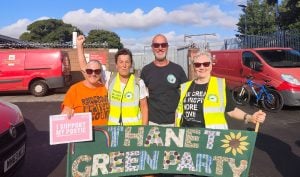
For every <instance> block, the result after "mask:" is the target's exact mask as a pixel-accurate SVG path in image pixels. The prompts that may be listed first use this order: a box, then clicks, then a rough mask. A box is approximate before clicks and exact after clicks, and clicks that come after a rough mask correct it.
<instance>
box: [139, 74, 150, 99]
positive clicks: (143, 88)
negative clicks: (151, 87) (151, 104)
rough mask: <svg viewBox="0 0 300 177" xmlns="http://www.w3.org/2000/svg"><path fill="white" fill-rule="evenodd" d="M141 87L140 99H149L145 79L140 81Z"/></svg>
mask: <svg viewBox="0 0 300 177" xmlns="http://www.w3.org/2000/svg"><path fill="white" fill-rule="evenodd" d="M139 87H140V99H143V98H145V97H148V96H149V93H148V89H147V87H146V85H145V83H144V81H143V79H140V81H139Z"/></svg>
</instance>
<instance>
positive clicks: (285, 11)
mask: <svg viewBox="0 0 300 177" xmlns="http://www.w3.org/2000/svg"><path fill="white" fill-rule="evenodd" d="M280 24H281V28H282V29H283V30H291V31H294V32H297V33H300V1H299V0H284V1H283V2H282V4H281V6H280Z"/></svg>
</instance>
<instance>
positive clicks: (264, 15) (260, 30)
mask: <svg viewBox="0 0 300 177" xmlns="http://www.w3.org/2000/svg"><path fill="white" fill-rule="evenodd" d="M243 9H244V10H243V11H244V13H243V14H242V15H241V16H240V19H239V22H238V23H237V27H238V32H239V33H241V34H247V35H261V34H266V33H272V32H275V31H276V28H277V24H276V17H275V13H276V11H275V10H276V9H275V6H274V5H272V4H271V5H270V4H268V2H267V0H263V1H260V0H248V1H247V5H246V7H245V8H243ZM245 18H246V19H245ZM246 26H247V28H246ZM245 29H247V30H246V31H245Z"/></svg>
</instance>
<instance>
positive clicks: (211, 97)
mask: <svg viewBox="0 0 300 177" xmlns="http://www.w3.org/2000/svg"><path fill="white" fill-rule="evenodd" d="M208 100H209V101H211V102H215V103H216V102H218V97H217V96H216V95H214V94H209V95H208Z"/></svg>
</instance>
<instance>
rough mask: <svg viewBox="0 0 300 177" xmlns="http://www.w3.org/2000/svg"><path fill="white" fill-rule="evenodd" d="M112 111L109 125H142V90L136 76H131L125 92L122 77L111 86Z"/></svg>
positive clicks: (116, 78) (116, 79)
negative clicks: (122, 86)
mask: <svg viewBox="0 0 300 177" xmlns="http://www.w3.org/2000/svg"><path fill="white" fill-rule="evenodd" d="M108 91H109V92H108V93H109V98H108V99H109V101H110V111H109V119H108V125H124V126H131V125H142V119H141V112H140V106H139V103H140V90H139V85H137V84H136V82H135V76H134V75H133V74H131V75H130V77H129V79H128V81H127V84H126V85H125V88H124V90H122V89H121V81H120V76H119V74H117V76H116V77H115V78H114V79H113V80H112V83H111V84H110V85H109V90H108Z"/></svg>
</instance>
